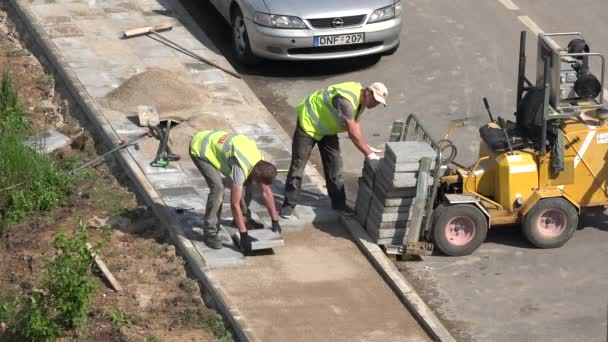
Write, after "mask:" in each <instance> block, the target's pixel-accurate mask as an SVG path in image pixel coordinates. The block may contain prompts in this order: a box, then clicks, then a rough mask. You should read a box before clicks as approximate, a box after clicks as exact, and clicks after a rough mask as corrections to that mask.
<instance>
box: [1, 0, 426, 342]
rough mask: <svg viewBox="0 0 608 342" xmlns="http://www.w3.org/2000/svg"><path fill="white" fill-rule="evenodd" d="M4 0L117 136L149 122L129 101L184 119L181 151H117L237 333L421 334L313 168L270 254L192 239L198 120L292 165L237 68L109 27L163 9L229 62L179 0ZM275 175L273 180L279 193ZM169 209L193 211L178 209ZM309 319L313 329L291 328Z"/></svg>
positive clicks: (174, 33) (196, 44)
mask: <svg viewBox="0 0 608 342" xmlns="http://www.w3.org/2000/svg"><path fill="white" fill-rule="evenodd" d="M11 1H12V3H13V4H14V5H15V7H16V8H17V12H18V13H20V15H21V16H22V17H23V18H24V19H25V21H29V22H26V25H30V31H32V32H33V34H34V35H38V36H39V37H38V40H39V43H41V44H42V45H46V48H47V49H48V50H50V53H49V54H50V55H51V56H50V57H52V58H51V59H54V61H52V63H54V64H55V65H58V69H59V73H60V75H61V76H62V77H63V78H65V81H66V82H67V83H68V85H69V86H70V87H71V90H72V92H73V93H75V94H77V95H76V96H77V97H78V99H77V100H78V101H79V102H80V104H81V105H82V106H83V107H84V108H85V110H86V111H88V113H89V116H91V120H92V121H94V122H95V124H96V125H97V126H98V128H99V129H100V131H102V132H103V133H104V134H105V135H106V136H107V137H108V138H109V139H112V140H113V141H115V142H114V143H113V144H114V145H116V144H117V142H118V141H119V140H129V139H132V138H133V137H136V136H137V135H139V134H142V133H143V132H145V131H146V130H145V129H143V128H142V127H139V126H138V125H137V115H136V112H135V110H136V106H137V105H156V106H157V107H159V110H160V113H161V116H164V117H172V118H179V119H180V120H181V121H182V122H181V123H180V124H179V125H177V126H175V127H174V128H172V131H171V138H172V140H171V143H170V146H171V147H172V148H173V149H174V151H175V152H176V153H178V154H179V155H181V156H182V159H181V160H180V161H179V162H171V163H170V165H169V167H167V168H154V167H151V166H150V162H151V161H152V160H153V159H154V155H155V152H156V149H157V146H158V140H156V139H152V138H147V139H145V140H144V141H142V142H141V143H140V144H139V145H138V146H137V148H136V147H131V148H129V149H128V150H127V151H122V152H120V154H119V155H120V156H121V158H122V159H119V160H121V162H122V163H123V165H124V167H125V171H126V172H127V173H129V175H130V176H131V177H132V178H134V180H135V183H137V184H138V186H139V187H140V191H141V192H142V193H144V195H145V198H146V199H147V200H148V201H149V202H151V203H152V206H153V208H154V210H155V212H156V214H157V215H158V217H159V220H161V221H162V223H163V224H164V225H165V226H167V227H168V228H169V230H170V233H171V234H172V236H173V237H174V239H175V241H176V244H177V245H178V246H179V247H180V249H182V251H183V252H184V253H185V254H186V255H185V256H186V258H187V259H188V261H189V263H190V264H191V266H192V268H193V270H194V272H195V274H196V275H197V276H198V277H199V278H201V280H202V281H203V282H204V284H205V289H206V291H207V295H209V296H210V297H212V301H213V302H214V303H212V304H214V305H216V306H218V307H219V309H220V310H221V311H222V312H223V314H224V315H225V316H227V319H228V320H229V321H230V322H231V324H232V325H233V326H237V327H238V328H239V329H237V332H236V333H237V337H238V338H239V339H242V340H258V339H263V340H265V341H266V340H268V341H271V340H276V341H285V340H297V339H304V340H311V341H312V340H318V341H322V340H326V339H327V338H328V337H330V336H331V337H332V338H331V339H332V340H341V339H342V340H352V339H353V338H358V339H363V340H366V341H375V340H378V341H380V340H387V339H388V340H392V341H421V340H428V339H429V337H428V335H427V333H426V332H425V331H424V330H423V329H422V328H421V326H420V325H419V324H418V323H417V321H416V320H415V319H414V318H413V316H412V315H411V314H410V312H408V311H407V310H406V308H405V307H404V306H403V304H402V303H401V302H400V300H399V298H398V297H397V296H396V295H395V293H394V292H393V290H391V287H389V286H388V285H387V284H386V283H385V282H384V281H383V280H382V278H381V277H380V276H379V275H378V274H377V273H376V272H375V271H374V268H373V267H372V266H371V265H370V264H369V263H368V262H366V261H365V257H364V256H363V255H362V254H361V252H360V251H359V250H358V248H357V246H356V245H355V244H354V243H353V241H352V240H351V237H350V236H349V235H348V233H347V230H345V229H343V228H342V227H341V225H340V224H339V223H338V222H337V217H336V215H335V213H334V212H333V211H332V210H329V209H327V208H329V207H330V205H329V201H328V199H327V196H325V195H324V192H325V191H324V189H320V188H319V187H318V186H317V184H323V183H324V181H323V180H322V178H321V177H320V176H319V175H318V173H316V171H315V170H314V169H312V168H311V167H310V166H309V167H308V168H307V173H306V177H305V179H304V182H303V183H304V190H305V194H304V196H303V203H302V205H300V206H298V208H297V210H296V213H295V214H296V217H295V218H294V219H291V220H283V221H282V222H281V223H282V225H283V227H284V230H285V232H284V235H285V238H286V240H287V242H286V244H285V246H284V247H280V248H278V249H277V250H276V251H275V253H274V254H270V255H259V256H254V257H250V258H244V257H243V255H242V254H241V253H240V252H239V251H238V249H236V248H234V246H233V244H232V241H231V240H230V238H229V237H228V236H225V240H224V245H225V248H223V249H222V250H219V251H216V250H211V249H209V248H207V247H206V246H205V245H204V244H203V243H202V242H201V234H200V233H201V230H200V227H201V215H202V213H203V208H204V204H205V200H206V194H207V193H208V189H207V185H206V183H205V181H204V179H203V178H202V176H201V175H200V174H199V173H198V171H197V170H196V168H195V167H194V165H193V164H192V162H191V160H190V159H189V156H188V152H187V147H188V143H189V141H190V138H191V137H192V135H193V134H194V133H195V132H196V131H197V130H200V129H224V130H232V131H234V132H237V133H242V134H246V135H248V136H250V137H252V138H253V139H255V140H256V141H257V143H258V145H259V146H260V147H261V149H262V151H263V153H264V154H265V157H266V159H269V160H271V161H273V162H274V163H275V164H276V165H277V167H278V168H279V169H284V168H287V167H288V165H289V160H290V152H289V148H290V145H291V139H290V136H289V135H288V134H286V133H285V132H284V131H283V130H282V128H281V127H280V126H279V125H278V123H277V122H276V121H275V120H274V118H273V117H272V116H271V115H270V113H269V112H268V111H267V110H266V109H265V108H264V107H263V105H262V104H261V103H260V101H259V100H258V99H257V98H256V97H255V95H254V94H253V92H252V91H251V90H250V89H249V88H248V87H247V85H246V84H245V83H244V82H243V81H241V80H238V79H236V78H233V77H231V76H229V75H227V74H225V73H223V72H221V71H219V70H217V69H215V68H212V67H209V66H208V65H207V64H204V63H201V62H199V61H197V60H195V59H193V58H191V57H189V56H186V55H184V54H183V53H182V52H179V51H176V50H174V49H172V48H170V47H168V46H166V45H164V44H163V43H162V42H160V41H158V40H155V39H152V38H150V37H146V36H142V37H137V38H132V39H126V40H125V39H120V36H121V34H122V32H123V31H125V30H127V29H132V28H137V27H142V26H150V25H154V24H158V23H165V22H171V23H173V25H174V28H173V30H171V31H168V32H164V33H162V34H163V35H164V36H165V37H167V38H169V39H173V40H175V41H176V42H178V44H180V45H182V46H186V47H188V48H190V49H193V51H195V52H196V53H197V54H199V55H201V56H204V57H205V58H208V59H210V60H213V61H214V62H215V63H218V64H221V65H225V66H226V67H227V68H229V67H230V66H229V65H227V62H226V61H225V59H224V58H223V57H222V56H219V55H217V54H216V53H215V52H214V47H213V46H211V45H210V43H209V40H208V39H207V37H205V35H204V34H203V33H202V32H200V31H199V30H198V28H197V26H196V25H194V24H193V23H192V22H191V19H190V18H189V16H188V15H187V13H185V12H184V11H183V9H182V8H181V5H180V4H179V2H178V1H177V0H159V1H153V0H137V1H135V0H134V1H129V2H125V1H120V0H111V1H95V0H55V1H53V2H49V1H47V0H11ZM294 119H295V114H294ZM284 177H285V174H281V175H280V177H279V179H278V180H277V181H276V182H275V184H274V188H275V193H276V194H277V201H278V202H279V203H280V202H281V201H282V198H281V195H280V194H282V189H283V184H284ZM254 200H255V201H254V210H255V214H256V215H257V216H258V217H259V218H260V219H262V220H263V221H264V222H265V223H266V224H269V222H270V220H269V217H268V214H267V213H266V211H265V209H264V207H263V206H262V205H261V204H260V203H261V201H260V198H259V197H256V198H254ZM176 208H191V209H192V210H188V211H186V212H185V213H181V214H180V213H177V212H176V210H175V209H176ZM230 221H231V217H230V210H229V206H228V205H227V204H226V207H225V208H224V210H223V223H224V224H225V225H226V226H227V227H228V226H229V225H230ZM311 224H314V226H312V225H311ZM322 227H325V228H322ZM328 227H329V228H328ZM227 266H232V267H233V268H225V267H227ZM234 267H236V268H234ZM285 272H287V273H285ZM285 277H287V278H285ZM294 277H295V278H294ZM248 286H251V287H248ZM277 288H278V289H279V292H278V293H276V292H273V289H277ZM258 295H259V297H258ZM258 299H259V303H258ZM281 303H282V304H281ZM313 303H314V304H313ZM258 304H259V307H258ZM257 309H260V310H259V311H257ZM357 312H359V313H358V314H357ZM281 313H282V314H281ZM336 317H341V318H340V319H337V318H336ZM271 319H273V320H274V319H279V320H280V321H279V322H277V323H276V324H277V326H275V327H274V328H269V327H268V324H269V320H271ZM341 321H343V322H341ZM312 331H315V335H311V336H310V338H307V337H309V336H307V335H302V334H303V333H307V332H312ZM349 336H350V337H352V338H349ZM334 337H335V338H334Z"/></svg>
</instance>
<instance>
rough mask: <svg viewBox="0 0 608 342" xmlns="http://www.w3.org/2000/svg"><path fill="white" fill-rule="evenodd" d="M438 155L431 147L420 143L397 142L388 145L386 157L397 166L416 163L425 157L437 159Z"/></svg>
mask: <svg viewBox="0 0 608 342" xmlns="http://www.w3.org/2000/svg"><path fill="white" fill-rule="evenodd" d="M436 155H437V153H436V152H435V150H433V148H432V147H431V145H429V144H427V143H423V142H418V141H395V142H387V143H386V152H385V157H386V158H388V159H389V160H390V161H392V162H393V163H395V164H405V163H416V162H419V161H420V159H421V158H423V157H429V158H435V157H436Z"/></svg>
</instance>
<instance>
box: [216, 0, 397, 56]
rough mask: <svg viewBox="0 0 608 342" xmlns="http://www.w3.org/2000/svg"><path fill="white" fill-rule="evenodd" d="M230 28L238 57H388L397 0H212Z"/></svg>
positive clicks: (394, 32) (394, 33)
mask: <svg viewBox="0 0 608 342" xmlns="http://www.w3.org/2000/svg"><path fill="white" fill-rule="evenodd" d="M210 2H211V3H212V4H213V5H214V6H215V7H216V8H217V10H218V11H219V12H220V13H221V15H222V16H223V17H224V18H225V19H226V20H227V21H228V22H229V23H230V24H231V25H232V33H233V34H232V36H233V45H234V49H235V51H236V56H237V58H238V59H239V61H240V62H242V63H245V64H250V63H254V62H256V61H257V60H259V58H267V59H284V60H320V59H331V58H344V57H355V56H363V55H371V54H378V53H392V52H394V51H395V50H396V49H397V47H398V46H399V33H400V31H401V20H402V19H401V2H400V1H399V0H367V1H366V0H210Z"/></svg>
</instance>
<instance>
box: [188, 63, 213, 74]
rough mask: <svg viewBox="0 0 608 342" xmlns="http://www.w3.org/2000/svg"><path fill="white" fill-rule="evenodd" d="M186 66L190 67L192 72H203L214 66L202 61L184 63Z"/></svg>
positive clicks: (189, 69)
mask: <svg viewBox="0 0 608 342" xmlns="http://www.w3.org/2000/svg"><path fill="white" fill-rule="evenodd" d="M184 66H185V67H186V69H188V71H190V73H195V72H201V71H204V70H209V69H211V68H213V67H212V66H211V65H209V64H207V63H202V62H189V63H184Z"/></svg>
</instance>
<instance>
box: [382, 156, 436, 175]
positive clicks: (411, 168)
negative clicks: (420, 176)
mask: <svg viewBox="0 0 608 342" xmlns="http://www.w3.org/2000/svg"><path fill="white" fill-rule="evenodd" d="M383 161H384V163H383V165H384V166H385V167H386V168H387V169H388V170H390V171H391V172H418V168H419V167H420V161H416V162H408V163H395V162H394V161H392V160H390V159H388V158H383ZM434 167H435V159H433V163H432V164H431V168H434Z"/></svg>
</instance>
